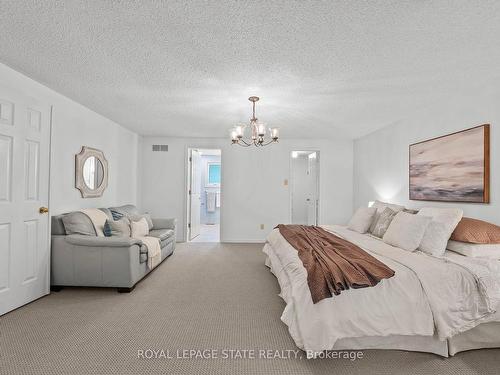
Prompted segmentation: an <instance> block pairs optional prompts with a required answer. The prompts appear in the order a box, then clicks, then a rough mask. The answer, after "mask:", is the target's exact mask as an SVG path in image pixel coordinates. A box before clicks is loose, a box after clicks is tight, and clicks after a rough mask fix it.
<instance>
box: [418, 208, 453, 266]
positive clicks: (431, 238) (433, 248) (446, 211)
mask: <svg viewBox="0 0 500 375" xmlns="http://www.w3.org/2000/svg"><path fill="white" fill-rule="evenodd" d="M417 215H419V216H427V217H430V218H431V219H432V221H431V223H430V224H429V226H428V227H427V231H426V232H425V234H424V237H423V238H422V243H421V244H420V247H419V250H421V251H423V252H424V253H427V254H430V255H433V256H436V257H442V256H443V255H444V252H445V251H446V245H447V243H448V240H449V239H450V237H451V234H452V233H453V231H454V230H455V228H456V226H457V225H458V223H459V222H460V220H461V219H462V216H463V211H462V210H461V209H459V208H434V207H424V208H422V209H421V210H420V211H419V212H418V214H417Z"/></svg>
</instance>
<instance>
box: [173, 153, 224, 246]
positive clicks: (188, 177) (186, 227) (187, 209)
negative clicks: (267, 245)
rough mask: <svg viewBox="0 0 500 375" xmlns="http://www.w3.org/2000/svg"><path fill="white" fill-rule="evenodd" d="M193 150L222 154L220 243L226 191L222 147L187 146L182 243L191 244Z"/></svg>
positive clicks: (220, 240)
mask: <svg viewBox="0 0 500 375" xmlns="http://www.w3.org/2000/svg"><path fill="white" fill-rule="evenodd" d="M191 150H199V151H203V150H218V151H219V152H220V165H221V169H220V196H221V202H220V218H219V242H223V241H222V225H223V217H224V215H222V212H223V209H224V194H223V189H224V169H223V165H224V152H223V151H222V148H221V147H217V146H199V147H196V146H192V145H191V146H189V145H188V146H186V149H185V154H184V217H183V221H184V222H183V228H184V234H183V236H182V237H183V238H182V241H183V242H190V241H189V235H190V233H189V232H190V228H189V221H190V216H191V197H190V195H189V186H190V185H191V166H190V164H189V163H190V161H189V157H190V156H191Z"/></svg>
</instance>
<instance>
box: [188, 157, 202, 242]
mask: <svg viewBox="0 0 500 375" xmlns="http://www.w3.org/2000/svg"><path fill="white" fill-rule="evenodd" d="M189 161H190V169H191V178H190V182H191V183H190V187H189V196H190V199H189V201H190V206H189V240H192V239H193V238H195V237H197V236H199V235H200V206H201V155H200V152H199V151H198V150H191V154H190V156H189Z"/></svg>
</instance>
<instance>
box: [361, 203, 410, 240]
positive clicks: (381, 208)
mask: <svg viewBox="0 0 500 375" xmlns="http://www.w3.org/2000/svg"><path fill="white" fill-rule="evenodd" d="M372 208H376V209H377V212H376V213H375V216H374V218H373V222H372V225H371V226H370V229H369V230H368V232H370V233H372V234H373V230H374V229H375V224H376V223H377V220H378V217H379V216H380V214H381V213H382V212H384V210H385V209H386V208H390V209H391V210H393V211H396V212H399V211H403V210H404V209H405V207H404V206H400V205H399V204H392V203H387V202H381V201H375V202H374V203H373V205H372Z"/></svg>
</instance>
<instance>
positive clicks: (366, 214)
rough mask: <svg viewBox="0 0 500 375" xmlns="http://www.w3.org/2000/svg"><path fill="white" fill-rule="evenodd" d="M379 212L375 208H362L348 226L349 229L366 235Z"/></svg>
mask: <svg viewBox="0 0 500 375" xmlns="http://www.w3.org/2000/svg"><path fill="white" fill-rule="evenodd" d="M376 212H377V209H376V208H373V207H361V208H358V210H357V211H356V212H355V213H354V215H353V217H352V218H351V221H349V224H347V229H351V230H353V231H355V232H358V233H366V231H367V230H368V228H370V225H371V224H372V221H373V217H374V216H375V213H376Z"/></svg>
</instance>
